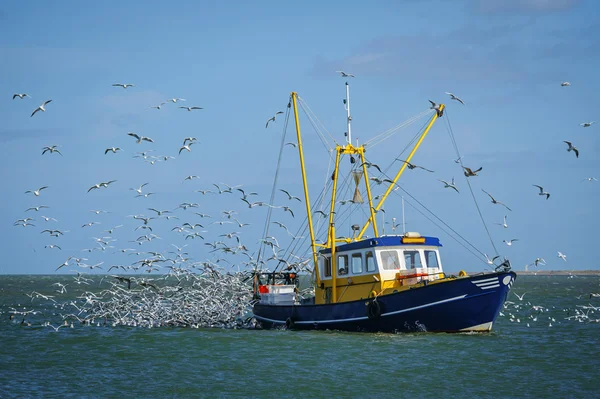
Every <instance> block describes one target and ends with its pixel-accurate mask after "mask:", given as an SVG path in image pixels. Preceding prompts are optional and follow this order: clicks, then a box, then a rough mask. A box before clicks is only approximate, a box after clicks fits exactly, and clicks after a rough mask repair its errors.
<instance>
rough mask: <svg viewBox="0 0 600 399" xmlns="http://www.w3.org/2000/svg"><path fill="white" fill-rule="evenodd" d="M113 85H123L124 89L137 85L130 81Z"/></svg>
mask: <svg viewBox="0 0 600 399" xmlns="http://www.w3.org/2000/svg"><path fill="white" fill-rule="evenodd" d="M113 86H117V87H122V88H124V89H126V88H128V87H135V85H132V84H129V83H115V84H114V85H113Z"/></svg>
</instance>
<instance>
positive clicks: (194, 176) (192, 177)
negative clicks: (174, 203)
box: [182, 175, 200, 183]
mask: <svg viewBox="0 0 600 399" xmlns="http://www.w3.org/2000/svg"><path fill="white" fill-rule="evenodd" d="M199 178H200V176H196V175H189V176H188V177H186V178H185V179H183V182H185V181H186V180H192V179H199ZM183 182H182V183H183Z"/></svg>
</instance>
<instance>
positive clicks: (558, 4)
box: [471, 0, 580, 14]
mask: <svg viewBox="0 0 600 399" xmlns="http://www.w3.org/2000/svg"><path fill="white" fill-rule="evenodd" d="M471 3H472V4H471V7H472V9H473V10H474V11H475V12H478V13H481V14H522V13H533V14H541V13H550V12H554V11H562V10H566V9H569V8H573V7H575V6H577V5H579V3H580V0H502V1H495V0H472V2H471Z"/></svg>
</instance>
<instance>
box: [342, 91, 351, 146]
mask: <svg viewBox="0 0 600 399" xmlns="http://www.w3.org/2000/svg"><path fill="white" fill-rule="evenodd" d="M344 107H345V108H346V112H347V114H348V119H347V122H348V132H347V133H348V134H347V135H346V142H347V143H348V144H350V145H352V130H351V126H350V125H351V122H352V116H350V85H348V82H346V99H345V100H344Z"/></svg>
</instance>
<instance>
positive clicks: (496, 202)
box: [481, 188, 512, 211]
mask: <svg viewBox="0 0 600 399" xmlns="http://www.w3.org/2000/svg"><path fill="white" fill-rule="evenodd" d="M481 191H483V192H484V193H486V194H487V195H488V196H489V197H490V198H491V199H492V204H499V205H502V206H503V207H505V208H506V209H508V210H509V211H512V209H510V208H509V207H508V206H506V205H504V204H503V203H502V202H499V201H496V199H495V198H494V197H492V195H491V194H490V193H488V192H487V191H485V190H484V189H483V188H482V189H481Z"/></svg>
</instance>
